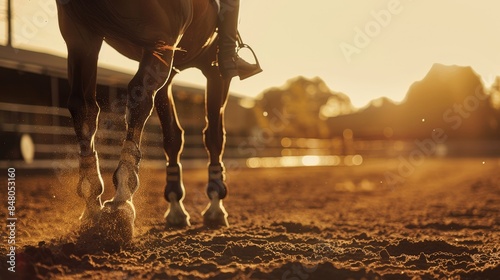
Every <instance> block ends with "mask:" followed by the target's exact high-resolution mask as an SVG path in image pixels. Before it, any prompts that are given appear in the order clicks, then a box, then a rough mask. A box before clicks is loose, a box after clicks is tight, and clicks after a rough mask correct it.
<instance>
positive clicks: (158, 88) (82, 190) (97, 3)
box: [57, 0, 231, 242]
mask: <svg viewBox="0 0 500 280" xmlns="http://www.w3.org/2000/svg"><path fill="white" fill-rule="evenodd" d="M57 8H58V20H59V29H60V32H61V34H62V37H63V38H64V40H65V42H66V45H67V51H68V55H67V60H68V80H69V84H70V96H69V100H68V109H69V111H70V113H71V116H72V119H73V125H74V130H75V133H76V136H77V139H78V143H79V149H80V153H79V180H78V184H77V193H78V195H79V197H81V198H82V199H83V200H84V201H85V209H84V211H83V214H82V215H81V217H80V220H81V227H82V228H86V229H90V228H96V227H97V228H99V227H101V228H106V227H107V228H108V229H110V231H114V232H117V231H119V232H120V233H121V237H120V238H121V239H120V240H121V241H122V242H127V241H130V240H131V239H132V237H133V231H134V220H135V208H134V205H133V203H132V197H133V195H134V193H135V192H136V190H137V189H138V187H139V176H138V173H139V163H140V160H141V149H140V147H141V136H142V132H143V129H144V126H145V123H146V121H147V119H148V118H149V116H150V115H151V113H152V111H153V108H156V111H157V113H158V116H159V119H160V123H161V127H162V132H163V149H164V152H165V157H166V185H165V189H164V197H165V199H166V200H167V202H169V207H168V209H167V211H166V213H165V215H164V218H165V222H166V225H167V226H168V227H187V226H190V216H189V214H188V213H187V211H186V210H185V208H184V205H183V199H184V196H185V189H184V185H183V182H182V174H183V173H182V165H181V163H180V157H181V153H182V149H183V143H184V131H183V129H182V128H181V126H180V124H179V121H178V117H177V114H176V109H175V105H174V99H173V97H172V79H173V78H174V76H175V75H176V74H177V73H178V71H182V70H184V69H186V68H191V67H195V68H198V69H200V70H201V72H202V73H203V75H204V76H205V77H206V81H207V84H206V94H205V96H206V97H205V105H206V106H205V107H206V122H207V124H206V127H205V128H204V130H203V136H204V137H203V138H204V144H205V147H206V150H207V152H208V157H209V163H208V184H207V187H206V190H207V195H208V200H209V202H208V206H207V208H206V209H205V210H204V211H203V212H202V215H203V222H204V225H205V226H207V227H226V226H229V224H228V221H227V216H228V214H227V211H226V210H225V208H224V206H223V199H224V198H225V197H226V195H227V191H228V188H227V185H226V183H225V168H224V164H223V162H222V156H223V152H224V145H225V137H226V135H225V130H224V108H225V106H226V103H227V99H228V91H229V86H230V83H231V78H223V77H221V75H220V73H219V71H218V69H217V65H216V63H214V62H215V61H216V60H217V44H216V40H217V32H216V28H217V19H218V13H219V8H220V7H219V5H218V4H217V3H216V1H215V0H169V1H159V0H152V1H139V0H127V1H123V0H57ZM103 41H105V42H107V43H108V44H109V45H110V46H112V47H113V48H114V49H116V50H117V51H118V52H119V53H121V54H123V55H124V56H126V57H128V58H130V59H133V60H136V61H138V62H139V67H138V70H137V72H136V74H135V75H134V76H133V78H132V79H131V81H130V82H129V84H128V90H127V104H126V125H127V128H126V138H125V139H124V141H123V145H122V149H121V154H120V160H119V163H118V166H117V168H116V170H115V171H114V174H113V184H114V186H115V194H114V196H113V198H112V199H111V200H108V201H105V202H104V203H103V202H102V200H101V195H102V193H103V191H104V184H103V180H102V177H101V174H100V170H99V158H98V153H97V151H96V147H95V139H94V137H95V134H96V131H97V123H98V117H99V112H100V108H99V105H98V103H97V101H96V76H97V61H98V55H99V51H100V48H101V45H102V43H103ZM111 234H113V233H112V232H111Z"/></svg>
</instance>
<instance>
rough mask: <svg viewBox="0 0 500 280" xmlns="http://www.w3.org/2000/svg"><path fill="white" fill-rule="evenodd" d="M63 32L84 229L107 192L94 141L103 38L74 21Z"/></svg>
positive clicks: (96, 214) (97, 214)
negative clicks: (75, 24) (82, 202)
mask: <svg viewBox="0 0 500 280" xmlns="http://www.w3.org/2000/svg"><path fill="white" fill-rule="evenodd" d="M61 33H62V35H63V37H64V39H65V41H66V44H67V47H68V80H69V84H70V96H69V99H68V109H69V111H70V113H71V117H72V119H73V126H74V129H75V133H76V137H77V140H78V144H79V148H80V170H79V180H78V185H77V193H78V195H79V196H80V197H81V198H83V199H84V200H85V210H84V212H83V214H82V215H81V217H80V220H81V223H82V224H81V226H82V229H88V228H91V227H93V226H94V225H95V224H96V223H97V221H98V220H99V217H100V211H101V194H102V193H103V191H104V185H103V181H102V178H101V174H100V171H99V160H98V157H97V152H96V150H95V143H94V136H95V133H96V130H97V121H98V116H99V106H98V104H97V101H96V74H97V59H98V54H99V50H100V48H101V45H102V38H101V37H99V36H96V35H94V34H93V33H92V32H90V31H88V30H86V29H84V28H81V29H79V30H76V29H75V26H74V25H73V24H67V25H63V26H61ZM74 34H78V35H79V36H75V35H74Z"/></svg>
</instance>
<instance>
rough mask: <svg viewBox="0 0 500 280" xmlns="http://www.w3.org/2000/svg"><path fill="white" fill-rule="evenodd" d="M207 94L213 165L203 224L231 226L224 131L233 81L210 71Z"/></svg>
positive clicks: (208, 145) (206, 136) (207, 136)
mask: <svg viewBox="0 0 500 280" xmlns="http://www.w3.org/2000/svg"><path fill="white" fill-rule="evenodd" d="M205 76H206V77H207V93H206V101H205V102H206V120H207V126H206V128H205V130H204V135H203V136H204V142H205V147H206V149H207V151H208V155H209V158H210V163H209V166H208V186H207V195H208V198H209V199H210V203H209V204H208V206H207V208H206V209H205V210H204V211H203V213H202V214H203V222H204V224H205V226H208V227H218V226H229V224H228V221H227V216H228V215H227V212H226V210H225V209H224V206H223V204H222V199H224V198H225V197H226V195H227V185H226V183H225V169H224V164H223V163H222V155H223V153H224V145H225V140H226V138H225V137H226V135H225V134H226V131H225V129H224V108H225V106H226V102H227V97H228V91H229V84H230V79H227V80H225V79H222V78H221V77H220V76H219V73H218V71H209V72H208V73H206V74H205Z"/></svg>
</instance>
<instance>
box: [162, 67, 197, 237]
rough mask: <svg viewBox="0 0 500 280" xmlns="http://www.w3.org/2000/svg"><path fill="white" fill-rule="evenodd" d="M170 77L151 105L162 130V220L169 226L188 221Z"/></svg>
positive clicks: (181, 136)
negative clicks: (164, 162)
mask: <svg viewBox="0 0 500 280" xmlns="http://www.w3.org/2000/svg"><path fill="white" fill-rule="evenodd" d="M172 79H173V73H172V75H171V76H170V77H169V79H168V81H167V84H166V85H165V87H164V89H165V88H166V90H160V92H159V93H158V94H157V95H156V97H155V107H156V111H157V112H158V117H159V118H160V122H161V127H162V130H163V149H164V151H165V156H166V158H167V184H166V186H165V193H164V195H165V199H166V200H167V201H168V202H169V203H170V205H169V209H168V210H167V212H166V213H165V220H166V222H167V226H169V227H185V226H189V225H190V223H189V214H188V213H187V212H186V210H185V209H184V205H183V204H182V200H183V199H184V193H185V191H184V185H183V183H182V165H181V164H180V162H179V161H180V156H181V152H182V147H183V143H184V131H183V130H182V128H181V126H180V124H179V121H178V119H177V112H176V111H175V105H174V99H173V96H172V85H171V82H172ZM165 91H166V92H165Z"/></svg>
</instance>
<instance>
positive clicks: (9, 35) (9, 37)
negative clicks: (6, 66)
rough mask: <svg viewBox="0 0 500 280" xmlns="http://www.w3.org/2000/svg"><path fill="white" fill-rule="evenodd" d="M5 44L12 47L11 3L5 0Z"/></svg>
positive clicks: (9, 0)
mask: <svg viewBox="0 0 500 280" xmlns="http://www.w3.org/2000/svg"><path fill="white" fill-rule="evenodd" d="M7 46H8V47H12V5H11V0H7Z"/></svg>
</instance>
